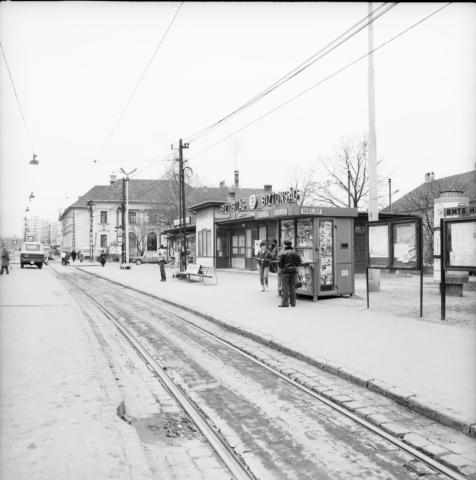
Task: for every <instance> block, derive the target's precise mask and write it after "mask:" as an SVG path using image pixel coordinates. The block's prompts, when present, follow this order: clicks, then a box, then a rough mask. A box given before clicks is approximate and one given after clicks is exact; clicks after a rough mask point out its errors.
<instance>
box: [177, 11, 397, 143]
mask: <svg viewBox="0 0 476 480" xmlns="http://www.w3.org/2000/svg"><path fill="white" fill-rule="evenodd" d="M395 5H396V3H390V4H387V3H384V4H382V5H380V6H379V7H377V8H376V9H375V10H374V11H373V12H372V13H371V14H368V15H367V16H366V17H364V18H362V19H361V20H359V21H358V22H357V23H355V24H354V25H352V27H350V28H348V29H347V30H346V31H345V32H344V33H342V34H340V35H339V36H338V37H337V38H335V39H334V40H332V41H331V42H329V43H328V44H327V45H325V46H324V47H322V48H321V49H320V50H318V51H317V52H316V53H314V54H313V55H312V56H311V57H309V58H308V59H306V60H305V61H304V62H302V63H301V64H300V65H298V66H297V67H295V68H294V69H292V70H291V71H290V72H288V73H286V74H285V75H283V76H282V77H281V78H280V79H278V80H277V81H275V82H274V83H272V84H271V85H270V86H268V87H267V88H266V89H264V90H263V91H261V92H260V93H258V94H257V95H255V96H254V97H253V98H251V99H250V100H248V101H247V102H245V103H244V104H243V105H241V106H240V107H238V108H237V109H235V110H234V111H232V112H231V113H229V114H228V115H226V116H225V117H223V118H221V119H220V120H218V121H216V122H214V123H212V124H211V125H209V126H208V127H205V128H203V129H201V130H199V131H198V132H196V133H194V134H193V135H191V136H190V137H187V140H186V141H187V142H195V141H197V140H199V139H200V138H202V137H203V136H205V135H207V134H208V133H210V132H211V131H212V130H214V129H215V128H217V127H219V126H220V125H221V124H223V123H224V122H226V121H227V120H229V119H231V118H233V117H234V116H236V115H237V114H238V113H240V112H241V111H243V110H244V109H246V108H248V107H250V106H251V105H253V104H254V103H256V102H258V101H259V100H261V99H262V98H264V97H265V96H267V95H269V94H270V93H272V92H273V91H274V90H276V89H277V88H279V87H280V86H281V85H283V84H284V83H286V82H288V81H289V80H291V79H292V78H294V77H295V76H297V75H298V74H300V73H301V72H303V71H304V70H306V69H307V68H309V67H310V66H311V65H313V64H314V63H316V62H317V61H318V60H321V59H322V58H324V57H325V56H326V55H328V54H330V53H331V52H332V51H333V50H335V49H336V48H338V47H339V46H340V45H342V44H343V43H345V42H346V41H348V40H350V39H351V38H352V37H354V36H355V35H356V34H357V33H359V32H360V31H362V30H363V29H364V28H366V27H367V26H368V25H369V24H370V23H373V22H374V21H375V20H377V19H378V18H379V17H381V16H382V15H384V14H385V13H387V12H388V11H389V10H390V9H392V8H393V7H394V6H395ZM380 10H382V11H380Z"/></svg>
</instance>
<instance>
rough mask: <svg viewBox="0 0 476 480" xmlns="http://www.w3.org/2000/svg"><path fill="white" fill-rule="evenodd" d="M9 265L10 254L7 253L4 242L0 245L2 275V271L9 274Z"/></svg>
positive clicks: (0, 271) (0, 272) (1, 273)
mask: <svg viewBox="0 0 476 480" xmlns="http://www.w3.org/2000/svg"><path fill="white" fill-rule="evenodd" d="M9 266H10V254H9V253H8V250H7V247H6V246H5V244H3V246H2V269H1V270H0V275H3V271H4V270H5V271H6V272H7V275H10V271H9V270H8V267H9Z"/></svg>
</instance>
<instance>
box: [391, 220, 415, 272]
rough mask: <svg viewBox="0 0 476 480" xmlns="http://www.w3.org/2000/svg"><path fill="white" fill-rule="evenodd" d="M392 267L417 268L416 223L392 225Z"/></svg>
mask: <svg viewBox="0 0 476 480" xmlns="http://www.w3.org/2000/svg"><path fill="white" fill-rule="evenodd" d="M392 230H393V232H392V250H393V256H392V258H393V262H392V268H399V269H413V270H417V269H418V257H417V251H418V243H417V242H418V238H417V225H416V223H414V222H409V223H395V224H393V225H392Z"/></svg>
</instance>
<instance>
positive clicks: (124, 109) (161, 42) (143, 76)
mask: <svg viewBox="0 0 476 480" xmlns="http://www.w3.org/2000/svg"><path fill="white" fill-rule="evenodd" d="M182 6H183V2H180V5H179V6H178V8H177V10H176V11H175V13H174V15H173V17H172V18H171V20H170V22H169V24H168V26H167V28H166V30H165V32H164V34H163V36H162V38H161V40H160V42H159V43H158V44H157V47H156V48H155V50H154V53H153V54H152V56H151V57H150V59H149V61H148V62H147V65H146V67H145V69H144V71H143V72H142V75H141V76H140V78H139V81H138V82H137V84H136V86H135V87H134V89H133V90H132V93H131V94H130V95H129V98H128V99H127V101H126V103H125V105H124V107H123V108H122V111H121V113H120V114H119V116H118V117H117V119H116V121H115V122H114V124H113V126H112V129H111V131H110V132H109V135H108V137H107V139H106V141H105V142H104V145H103V147H102V149H101V151H100V153H99V154H98V155H97V157H100V156H101V155H102V154H103V153H104V150H105V149H106V147H107V145H108V144H109V142H110V140H111V138H112V136H113V134H114V132H115V130H116V128H117V126H118V125H119V122H120V121H121V120H122V117H123V116H124V114H125V112H126V110H127V108H128V106H129V105H130V103H131V101H132V98H133V97H134V95H135V93H136V91H137V90H138V88H139V87H140V85H141V83H142V81H143V80H144V78H145V75H146V74H147V72H148V70H149V68H150V66H151V64H152V62H153V60H154V58H155V56H156V55H157V53H158V51H159V50H160V47H161V46H162V44H163V43H164V41H165V38H166V36H167V34H168V32H169V30H170V29H171V28H172V25H173V23H174V21H175V19H176V17H177V15H178V14H179V12H180V9H181V8H182Z"/></svg>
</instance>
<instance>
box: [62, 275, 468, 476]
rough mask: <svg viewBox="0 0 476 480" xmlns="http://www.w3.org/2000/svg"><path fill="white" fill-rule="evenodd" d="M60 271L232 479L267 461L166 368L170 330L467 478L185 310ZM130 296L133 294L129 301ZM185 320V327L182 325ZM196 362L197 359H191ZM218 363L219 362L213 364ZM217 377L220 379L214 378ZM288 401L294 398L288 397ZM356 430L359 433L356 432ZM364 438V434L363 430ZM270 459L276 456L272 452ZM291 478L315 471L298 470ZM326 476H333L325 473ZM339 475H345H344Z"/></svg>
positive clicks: (431, 465) (431, 466) (435, 468)
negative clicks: (223, 427)
mask: <svg viewBox="0 0 476 480" xmlns="http://www.w3.org/2000/svg"><path fill="white" fill-rule="evenodd" d="M60 275H61V277H62V278H65V279H67V280H68V281H69V282H70V283H71V284H72V285H74V288H75V289H77V290H79V291H80V292H81V293H82V294H83V295H85V296H86V297H87V298H88V299H89V300H90V301H91V302H92V303H94V305H95V306H96V307H97V308H98V309H99V310H100V311H101V312H102V313H103V314H104V315H105V316H106V317H107V318H108V319H110V320H111V322H113V324H114V325H115V327H116V328H117V329H118V330H119V331H120V332H121V334H122V335H123V336H124V337H125V338H126V339H127V341H128V342H129V343H130V344H131V345H132V346H133V347H134V349H135V350H136V351H137V353H138V355H139V356H140V357H141V358H142V359H143V360H144V361H145V362H146V363H147V365H148V367H149V369H151V370H152V371H153V372H154V374H156V375H157V377H158V378H159V379H160V381H161V382H162V383H163V384H164V385H165V386H166V387H167V389H168V390H169V392H170V393H171V394H172V395H173V397H174V398H175V399H176V401H177V402H178V403H179V404H180V405H181V406H182V408H183V409H184V410H185V411H186V412H187V414H188V415H189V416H190V418H191V419H192V421H193V422H195V424H196V426H197V427H198V428H199V430H200V431H201V432H202V433H203V435H204V436H205V437H206V439H207V441H208V442H209V443H210V445H211V446H212V448H213V450H214V451H215V452H216V453H217V454H218V456H219V457H220V458H221V460H222V461H223V463H224V464H225V465H226V466H227V468H228V469H229V471H230V473H231V475H232V476H233V478H235V479H256V478H264V477H263V476H262V475H261V477H260V475H259V473H260V472H261V474H262V473H263V471H264V470H265V469H266V462H263V465H261V469H260V468H258V469H257V470H258V472H255V469H254V468H253V467H254V466H255V465H256V462H255V459H254V458H251V459H248V461H247V460H246V458H245V457H246V455H243V453H241V454H237V450H238V449H237V444H241V445H243V444H244V445H245V447H244V448H242V449H241V450H242V452H246V451H247V448H246V438H245V440H244V441H243V442H240V441H237V440H236V438H234V439H233V442H232V443H234V444H235V445H234V446H232V445H230V443H229V441H228V440H227V435H226V434H223V433H222V432H220V431H219V428H218V427H217V425H216V422H215V421H212V420H211V418H210V415H209V414H205V413H204V411H203V408H204V407H203V405H201V406H200V405H198V403H197V400H196V398H194V395H193V385H192V387H188V386H186V385H185V386H184V384H186V383H187V382H186V381H184V379H185V378H186V377H187V375H188V377H190V378H192V375H191V374H190V373H182V374H179V375H178V376H179V379H178V380H177V379H174V374H170V373H168V372H169V370H170V369H169V368H168V367H167V360H166V359H167V358H172V359H173V358H179V360H177V362H179V363H180V364H182V363H183V362H186V359H185V357H184V354H183V350H182V351H181V352H180V353H177V351H174V352H173V354H171V351H172V350H171V351H168V350H167V348H168V347H167V344H168V342H170V338H171V335H172V334H173V335H182V336H184V338H185V336H186V335H188V334H189V332H195V334H196V335H197V338H196V339H194V342H196V343H197V345H202V346H203V345H204V344H205V342H208V345H207V346H206V347H203V348H204V349H205V348H206V351H207V352H209V351H211V350H213V351H214V354H215V353H216V354H217V355H218V353H217V352H219V353H220V355H222V357H221V358H222V359H221V362H222V363H221V365H222V368H225V366H226V365H227V364H228V363H229V362H230V358H231V355H233V356H234V357H233V358H235V357H236V356H238V357H240V358H241V359H242V360H238V362H244V363H243V365H244V367H242V368H245V370H247V371H249V372H253V375H257V373H256V372H260V373H259V375H265V374H264V373H263V372H267V375H270V374H271V376H273V377H274V378H275V379H280V381H282V382H285V383H286V384H287V385H288V386H290V387H291V388H292V389H293V391H294V392H293V393H292V395H297V394H296V392H300V395H304V396H305V397H306V398H307V399H308V400H306V402H307V401H309V399H311V401H313V402H315V401H316V400H317V401H318V402H319V403H320V404H322V405H324V406H325V407H328V408H330V409H332V411H334V412H336V415H340V416H344V417H345V418H346V419H348V420H351V422H352V424H354V425H356V426H358V428H361V429H364V430H365V431H367V432H370V435H375V436H376V437H373V438H380V439H382V440H383V441H384V443H385V442H388V443H386V445H387V446H386V447H384V448H383V449H384V451H386V452H390V453H391V454H394V453H395V452H399V453H397V454H396V455H397V456H398V455H400V454H401V453H402V452H403V454H404V455H406V457H405V456H404V458H407V459H408V458H411V459H414V461H416V462H419V464H421V465H424V466H425V467H426V469H427V470H426V473H425V474H426V475H429V474H434V475H437V476H438V478H449V479H454V480H464V479H465V478H467V477H465V476H464V475H462V474H460V473H459V472H456V471H454V470H452V469H450V468H448V467H447V466H445V465H443V464H442V463H440V462H438V461H437V460H435V459H433V458H431V457H430V456H428V455H426V454H424V453H422V452H421V451H419V450H417V449H415V448H413V447H412V446H410V445H408V444H406V443H405V442H403V441H402V440H401V439H400V438H399V437H397V436H394V435H392V434H390V433H389V432H387V431H385V430H383V429H382V428H380V427H378V426H376V425H374V424H372V423H370V422H369V421H367V420H365V419H363V418H362V417H359V416H357V415H356V414H355V413H353V412H352V411H351V410H349V409H346V408H345V407H343V406H342V405H339V404H338V403H336V402H333V401H332V400H330V399H329V398H326V397H324V396H323V395H320V394H319V393H317V392H315V391H313V390H311V389H310V388H308V387H306V386H305V385H302V384H301V383H299V382H297V381H295V380H294V379H292V378H290V377H289V376H287V375H285V374H283V373H282V372H280V371H278V370H276V369H275V368H273V367H271V366H269V365H267V364H265V363H263V362H262V361H260V360H259V359H258V358H256V357H255V356H253V355H252V354H250V353H248V352H245V351H243V349H241V348H240V347H238V346H236V345H234V344H233V343H231V342H229V341H227V340H224V339H222V338H220V337H218V336H217V335H215V334H214V333H213V332H210V331H208V330H207V329H206V328H203V327H202V326H200V325H197V324H196V323H194V322H192V321H190V320H189V319H187V318H186V316H185V315H180V314H177V312H176V309H175V308H171V307H168V306H164V305H160V304H158V302H157V301H156V300H155V301H154V300H153V299H151V298H150V296H147V295H142V296H141V294H139V293H137V292H136V291H132V290H130V289H127V287H114V288H115V289H111V288H110V285H111V283H110V282H108V281H107V280H100V279H97V278H95V277H93V276H91V275H90V274H87V273H83V272H82V273H79V272H76V273H75V274H67V275H65V274H60ZM106 285H109V288H107V287H106ZM128 290H129V291H128ZM131 298H132V299H133V300H132V301H131ZM139 298H140V301H139ZM121 300H122V301H121ZM138 304H140V305H141V307H140V308H138ZM141 309H142V310H141ZM147 316H149V317H152V318H154V319H155V320H154V321H153V322H152V324H151V323H150V320H149V321H147V320H146V317H147ZM158 317H160V318H158ZM164 322H165V323H166V325H165V323H164ZM159 323H160V325H159ZM185 326H186V329H185V328H184V327H185ZM174 328H175V333H171V329H172V330H173V329H174ZM185 330H186V332H185ZM157 332H160V333H157ZM197 339H198V340H197ZM205 339H206V340H205ZM157 342H162V343H161V347H160V348H161V349H162V350H165V352H162V354H159V353H158V350H154V349H153V347H152V345H154V344H155V343H157ZM180 342H182V343H187V342H189V340H180ZM180 342H179V343H180ZM197 348H198V347H197ZM257 348H258V349H259V348H262V347H261V346H257ZM161 355H162V356H163V358H164V360H163V361H159V360H158V358H159V357H160V356H161ZM202 361H203V363H206V362H207V361H208V360H206V359H205V360H202ZM233 361H236V360H233ZM195 362H197V360H196V359H195ZM172 363H173V362H172ZM219 367H220V365H219V366H218V368H219ZM177 370H179V369H177ZM226 374H227V372H225V373H224V375H226ZM203 381H204V380H202V382H203ZM205 381H206V380H205ZM219 382H220V380H219V381H218V383H219ZM191 383H192V384H193V381H191ZM250 386H253V382H250ZM199 387H200V385H199ZM199 389H200V388H199ZM280 395H282V396H284V395H289V394H288V393H286V394H284V393H280ZM273 400H274V399H273ZM290 401H293V399H291V400H290ZM348 428H349V431H350V433H353V432H354V429H355V427H352V426H350V427H348ZM250 429H251V430H252V427H250V428H248V429H247V430H250ZM248 433H249V432H248ZM359 435H363V434H360V433H359ZM232 436H233V435H232ZM364 436H365V435H364ZM365 438H366V439H367V437H366V436H365ZM261 441H262V439H261ZM344 441H345V439H344ZM377 443H378V442H377ZM257 444H259V442H256V443H255V444H254V446H256V445H257ZM388 445H391V446H392V447H388ZM252 448H253V446H251V445H250V449H252ZM393 448H395V450H392V449H393ZM357 450H358V449H357ZM275 460H277V459H276V458H275ZM253 462H254V463H253ZM278 463H279V462H278ZM390 463H391V464H389V465H387V466H388V467H389V468H391V470H392V472H398V471H400V472H401V473H395V475H396V476H395V477H392V476H390V477H388V478H403V477H400V476H399V475H401V474H402V472H405V475H406V476H408V477H409V478H418V475H421V473H420V474H416V473H414V472H413V471H409V470H408V469H406V470H405V468H402V467H401V459H400V458H398V459H397V460H396V463H400V465H399V467H400V468H402V469H401V470H399V467H397V466H396V465H395V458H394V459H393V463H392V462H390ZM377 464H378V465H382V468H383V467H385V461H384V462H383V463H382V462H377ZM406 464H408V462H406ZM288 467H289V466H288ZM279 468H281V467H279ZM282 468H284V467H282ZM310 468H312V465H311V464H307V465H306V466H305V468H304V470H305V471H309V469H310ZM412 476H413V477H412ZM337 477H338V475H337ZM267 478H275V477H274V476H273V475H271V477H267ZM282 478H288V477H286V476H284V470H283V477H282ZM295 478H316V477H312V476H305V475H297V476H296V477H295ZM317 478H327V477H326V476H324V475H323V476H322V477H321V476H319V477H317ZM328 478H334V477H331V476H329V477H328ZM343 478H345V476H344V477H343ZM379 478H380V477H379ZM385 478H387V477H385ZM432 478H433V477H432ZM435 478H436V477H435Z"/></svg>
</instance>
